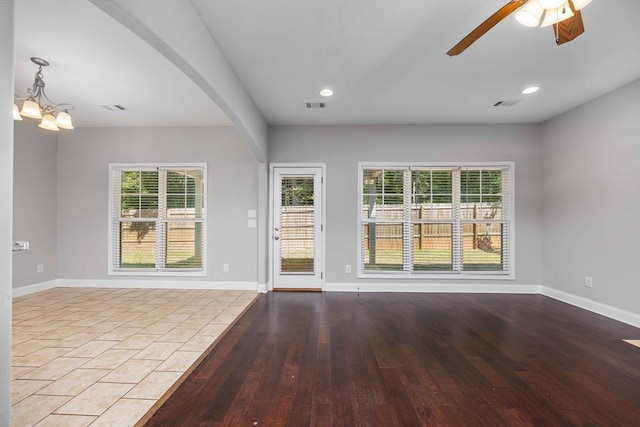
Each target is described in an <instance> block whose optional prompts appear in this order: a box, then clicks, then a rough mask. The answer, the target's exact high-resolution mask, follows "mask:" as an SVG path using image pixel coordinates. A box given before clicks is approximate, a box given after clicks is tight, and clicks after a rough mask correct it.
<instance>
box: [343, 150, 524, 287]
mask: <svg viewBox="0 0 640 427" xmlns="http://www.w3.org/2000/svg"><path fill="white" fill-rule="evenodd" d="M498 167H501V168H506V169H507V170H508V174H509V188H508V195H509V200H510V206H509V209H508V215H507V218H506V219H507V222H508V224H509V242H508V245H509V247H508V256H509V266H510V269H509V271H507V272H494V271H474V272H468V271H451V272H437V273H416V272H411V271H376V272H369V271H364V270H363V265H362V235H361V233H362V229H363V227H362V224H363V221H362V209H363V204H362V185H363V182H362V175H363V174H362V170H363V169H374V168H396V169H401V168H425V169H430V168H433V169H437V168H477V169H482V168H487V169H493V168H498ZM515 186H516V184H515V162H513V161H504V162H433V163H424V162H358V189H357V194H358V211H357V212H356V214H357V215H358V218H357V224H358V226H357V228H356V242H357V255H358V269H357V278H358V279H386V280H389V279H392V280H394V279H401V280H411V279H420V280H424V279H436V280H442V279H449V280H515V271H516V260H515V242H516V232H515ZM454 203H457V202H456V201H454ZM457 211H459V210H456V212H457ZM456 215H457V213H456ZM454 244H455V242H454Z"/></svg>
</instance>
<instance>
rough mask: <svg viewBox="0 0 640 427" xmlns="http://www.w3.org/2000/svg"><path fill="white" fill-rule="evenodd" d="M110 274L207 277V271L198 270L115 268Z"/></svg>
mask: <svg viewBox="0 0 640 427" xmlns="http://www.w3.org/2000/svg"><path fill="white" fill-rule="evenodd" d="M108 274H109V276H149V277H206V276H207V272H206V271H205V270H204V269H203V270H198V271H186V270H176V271H139V270H115V271H110V272H109V273H108Z"/></svg>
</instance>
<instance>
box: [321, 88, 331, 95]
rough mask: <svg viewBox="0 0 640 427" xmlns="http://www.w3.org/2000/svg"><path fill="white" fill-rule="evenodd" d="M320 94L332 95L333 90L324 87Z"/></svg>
mask: <svg viewBox="0 0 640 427" xmlns="http://www.w3.org/2000/svg"><path fill="white" fill-rule="evenodd" d="M320 95H322V96H331V95H333V91H332V90H331V89H329V88H325V89H322V90H321V91H320Z"/></svg>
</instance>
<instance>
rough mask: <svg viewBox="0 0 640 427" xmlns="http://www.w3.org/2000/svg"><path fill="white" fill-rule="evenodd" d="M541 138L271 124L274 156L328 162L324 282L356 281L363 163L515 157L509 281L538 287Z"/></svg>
mask: <svg viewBox="0 0 640 427" xmlns="http://www.w3.org/2000/svg"><path fill="white" fill-rule="evenodd" d="M540 138H541V132H540V126H539V125H502V126H493V125H477V126H474V125H468V126H444V125H442V126H336V127H328V126H325V127H314V126H308V127H274V128H272V129H271V134H270V142H269V145H270V149H269V159H270V161H271V162H274V163H280V162H282V163H285V162H308V163H311V162H321V163H326V164H327V177H326V185H327V200H326V208H327V218H326V233H327V248H326V255H327V260H326V265H327V275H326V280H327V282H337V283H353V282H357V279H356V274H355V273H352V274H346V273H345V264H351V265H352V266H353V271H354V272H355V270H356V266H357V263H358V260H357V245H358V236H357V203H358V185H357V183H358V161H385V162H392V161H397V162H409V161H416V162H469V161H515V181H516V204H515V209H516V210H515V221H516V256H515V258H516V264H515V268H516V270H515V272H516V279H515V281H514V282H506V283H504V284H522V285H539V284H541V269H540V265H541V264H540V235H541V231H540V203H541V200H540V197H541V196H540V186H541V176H540V172H541V165H540V155H541V152H540ZM387 280H388V279H387ZM367 281H371V280H370V279H367ZM423 281H424V282H428V281H427V280H423ZM437 282H443V280H437ZM454 282H455V281H454V280H451V281H450V282H449V283H454ZM475 282H477V283H482V281H480V280H478V281H475ZM460 283H465V284H469V283H473V282H470V281H465V282H460ZM500 284H502V283H500Z"/></svg>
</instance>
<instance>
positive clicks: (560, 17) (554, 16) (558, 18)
mask: <svg viewBox="0 0 640 427" xmlns="http://www.w3.org/2000/svg"><path fill="white" fill-rule="evenodd" d="M573 16H575V14H574V13H573V11H572V10H571V7H570V6H569V3H565V5H563V6H560V7H558V8H556V9H550V10H547V11H546V12H545V14H544V19H543V20H542V23H541V24H540V27H543V28H544V27H548V26H549V25H553V24H558V23H560V22H562V21H566V20H567V19H569V18H571V17H573Z"/></svg>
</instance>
